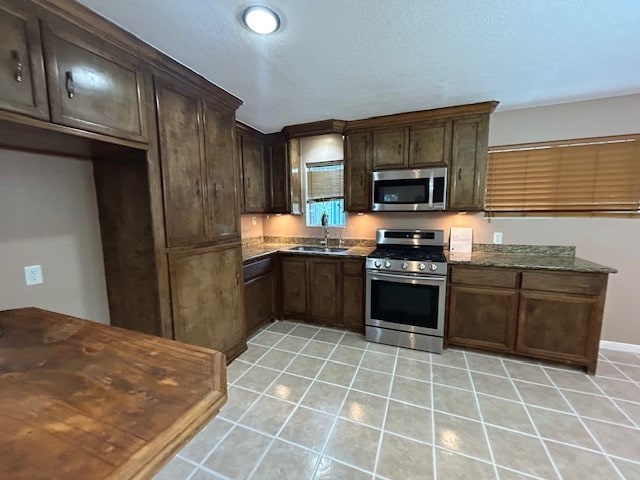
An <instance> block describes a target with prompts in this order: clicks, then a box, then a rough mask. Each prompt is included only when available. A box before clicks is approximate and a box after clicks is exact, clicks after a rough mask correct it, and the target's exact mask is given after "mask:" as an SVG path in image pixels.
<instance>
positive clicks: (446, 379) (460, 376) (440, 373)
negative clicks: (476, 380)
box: [431, 364, 473, 390]
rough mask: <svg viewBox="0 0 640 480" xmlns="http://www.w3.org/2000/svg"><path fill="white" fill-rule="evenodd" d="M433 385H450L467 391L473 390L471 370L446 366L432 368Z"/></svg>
mask: <svg viewBox="0 0 640 480" xmlns="http://www.w3.org/2000/svg"><path fill="white" fill-rule="evenodd" d="M431 373H432V375H433V383H439V384H441V385H448V386H450V387H458V388H464V389H465V390H473V387H472V385H471V377H470V376H469V370H467V369H464V370H463V369H461V368H453V367H447V366H444V365H436V364H434V365H433V366H432V371H431Z"/></svg>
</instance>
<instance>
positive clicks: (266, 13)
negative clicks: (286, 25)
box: [242, 5, 280, 35]
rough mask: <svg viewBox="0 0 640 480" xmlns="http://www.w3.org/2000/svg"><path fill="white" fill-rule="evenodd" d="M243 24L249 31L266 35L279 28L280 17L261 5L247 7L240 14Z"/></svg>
mask: <svg viewBox="0 0 640 480" xmlns="http://www.w3.org/2000/svg"><path fill="white" fill-rule="evenodd" d="M242 20H243V21H244V24H245V25H246V26H247V27H249V29H250V30H252V31H254V32H256V33H259V34H261V35H268V34H270V33H273V32H275V31H276V30H278V28H279V27H280V17H278V15H277V14H276V12H274V11H273V10H271V9H269V8H267V7H264V6H262V5H254V6H252V7H248V8H247V9H246V10H245V11H244V13H243V14H242Z"/></svg>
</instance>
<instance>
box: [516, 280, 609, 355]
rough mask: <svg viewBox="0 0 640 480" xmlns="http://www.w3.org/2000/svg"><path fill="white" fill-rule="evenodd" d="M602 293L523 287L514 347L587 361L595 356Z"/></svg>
mask: <svg viewBox="0 0 640 480" xmlns="http://www.w3.org/2000/svg"><path fill="white" fill-rule="evenodd" d="M601 324H602V300H601V297H592V296H587V295H574V294H567V293H551V292H549V293H547V292H534V291H527V290H522V291H521V292H520V311H519V315H518V338H517V343H516V350H517V351H518V352H521V353H525V354H528V355H536V356H541V357H543V358H549V359H557V360H569V361H574V362H576V363H581V364H589V363H590V362H595V361H596V359H597V352H598V342H599V340H600V329H601Z"/></svg>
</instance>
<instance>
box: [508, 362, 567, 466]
mask: <svg viewBox="0 0 640 480" xmlns="http://www.w3.org/2000/svg"><path fill="white" fill-rule="evenodd" d="M500 362H501V363H502V368H504V369H505V371H506V372H507V375H508V377H509V380H510V381H511V386H512V387H513V388H514V390H515V391H516V394H517V395H518V398H519V399H520V402H521V403H522V406H523V408H524V411H525V413H526V414H527V417H528V418H529V421H530V422H531V425H533V430H534V431H535V432H536V436H537V437H538V440H539V441H540V444H541V445H542V448H543V449H544V452H545V453H546V455H547V458H548V459H549V462H550V463H551V466H552V467H553V470H554V471H555V472H556V475H557V476H558V478H559V479H562V475H561V474H560V471H559V470H558V467H557V466H556V463H555V462H554V461H553V457H551V453H550V452H549V449H548V448H547V445H546V444H545V443H544V440H543V439H542V435H540V430H538V426H537V425H536V423H535V422H534V421H533V417H532V416H531V413H530V412H529V408H528V405H527V402H525V401H524V399H523V398H522V395H521V394H520V390H518V387H516V384H515V382H514V381H513V378H512V377H511V374H510V373H509V370H507V367H506V366H505V364H504V360H503V359H500ZM540 369H541V370H543V371H544V368H542V367H540ZM545 373H546V372H545ZM547 376H548V375H547Z"/></svg>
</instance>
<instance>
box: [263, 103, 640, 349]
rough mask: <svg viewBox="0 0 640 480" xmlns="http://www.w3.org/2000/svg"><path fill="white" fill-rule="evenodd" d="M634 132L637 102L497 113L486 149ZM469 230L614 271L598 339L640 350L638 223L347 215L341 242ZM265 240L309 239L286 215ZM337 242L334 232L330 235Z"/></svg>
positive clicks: (638, 124)
mask: <svg viewBox="0 0 640 480" xmlns="http://www.w3.org/2000/svg"><path fill="white" fill-rule="evenodd" d="M639 132H640V95H628V96H624V97H615V98H607V99H600V100H593V101H586V102H576V103H571V104H563V105H552V106H547V107H538V108H528V109H521V110H512V111H506V112H496V113H495V114H494V115H492V117H491V131H490V138H489V145H492V146H494V145H506V144H515V143H527V142H536V141H545V140H559V139H567V138H581V137H593V136H606V135H617V134H625V133H639ZM452 226H470V227H473V229H474V241H475V242H477V243H490V242H491V239H492V237H493V232H496V231H498V232H503V234H504V243H511V244H533V245H573V246H575V247H577V255H578V256H579V257H582V258H586V259H588V260H592V261H595V262H597V263H602V264H605V265H608V266H611V267H614V268H617V269H618V273H617V274H614V275H611V276H610V277H609V287H608V294H607V302H606V306H605V314H604V325H603V333H602V338H603V339H604V340H610V341H616V342H624V343H634V344H640V295H638V294H637V292H636V290H637V288H636V285H638V284H640V253H639V252H638V245H640V218H638V219H635V218H620V219H616V218H499V219H492V220H491V221H490V222H489V220H487V219H485V218H484V217H483V215H482V214H470V215H456V214H447V213H422V214H411V213H407V214H403V213H393V214H389V213H386V214H373V213H368V214H365V215H349V216H348V219H347V227H346V230H345V231H344V236H345V237H347V238H374V236H375V230H376V228H382V227H386V228H442V229H444V230H449V228H450V227H452ZM263 229H264V233H265V235H267V236H315V237H318V238H320V235H321V233H320V229H318V228H308V227H305V225H304V219H303V218H301V217H296V216H293V215H283V216H281V217H276V216H270V217H269V218H268V219H265V221H264V226H263ZM332 231H333V232H332V233H333V235H336V236H337V235H338V231H337V229H335V230H334V229H332Z"/></svg>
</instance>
